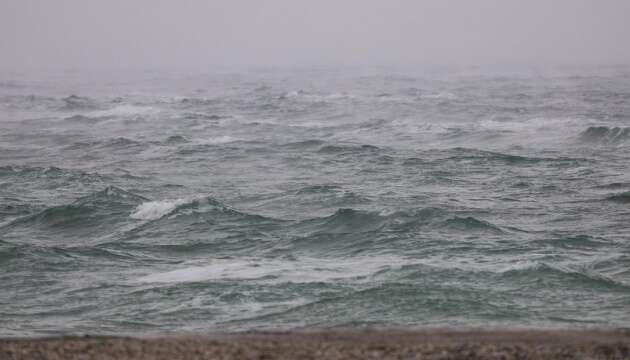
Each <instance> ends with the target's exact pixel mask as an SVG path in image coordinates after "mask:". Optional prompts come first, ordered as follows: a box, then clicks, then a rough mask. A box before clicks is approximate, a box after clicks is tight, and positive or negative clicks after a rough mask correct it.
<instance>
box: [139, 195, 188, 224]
mask: <svg viewBox="0 0 630 360" xmlns="http://www.w3.org/2000/svg"><path fill="white" fill-rule="evenodd" d="M188 201H189V200H188V199H175V200H161V201H148V202H144V203H142V204H140V205H138V207H137V208H136V209H135V211H134V212H133V213H132V214H131V215H129V216H130V217H131V218H132V219H137V220H157V219H160V218H162V217H164V216H166V215H168V214H170V213H171V212H172V211H173V210H175V209H176V208H177V207H178V206H180V205H184V204H186V203H187V202H188Z"/></svg>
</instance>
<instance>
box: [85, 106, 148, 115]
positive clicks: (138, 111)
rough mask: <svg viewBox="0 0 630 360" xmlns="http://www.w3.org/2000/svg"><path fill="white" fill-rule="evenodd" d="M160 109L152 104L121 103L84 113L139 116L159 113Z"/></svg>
mask: <svg viewBox="0 0 630 360" xmlns="http://www.w3.org/2000/svg"><path fill="white" fill-rule="evenodd" d="M158 112H159V109H157V108H155V107H152V106H140V105H119V106H116V107H113V108H111V109H105V110H95V111H91V112H89V113H86V114H82V115H84V116H87V117H90V118H114V117H123V118H129V117H138V116H141V115H148V114H154V113H158Z"/></svg>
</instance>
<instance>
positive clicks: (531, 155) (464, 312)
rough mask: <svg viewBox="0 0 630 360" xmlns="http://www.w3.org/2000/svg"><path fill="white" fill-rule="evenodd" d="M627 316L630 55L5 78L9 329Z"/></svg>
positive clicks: (502, 323)
mask: <svg viewBox="0 0 630 360" xmlns="http://www.w3.org/2000/svg"><path fill="white" fill-rule="evenodd" d="M628 326H630V67H628V66H590V67H586V66H583V67H578V66H573V67H570V66H567V67H561V66H556V67H521V68H509V69H508V68H482V67H462V66H460V67H455V66H453V67H446V66H445V67H432V68H423V67H413V66H408V67H404V68H395V67H367V66H356V67H351V66H338V67H332V66H331V67H288V66H287V67H280V68H276V67H256V68H254V67H252V68H240V69H230V68H220V69H213V68H209V69H206V70H203V71H202V70H199V71H194V72H193V71H185V70H169V71H159V70H142V69H140V70H137V69H136V70H133V71H131V70H120V71H109V72H107V71H104V70H93V71H92V70H77V69H67V70H55V71H52V70H38V71H35V70H33V71H22V72H20V71H4V72H0V336H44V335H50V334H164V333H185V332H191V333H208V332H240V331H249V330H269V329H274V330H286V329H304V328H331V327H342V328H357V327H358V328H365V327H402V328H418V327H475V328H477V327H484V328H487V327H519V328H520V327H544V328H574V327H628Z"/></svg>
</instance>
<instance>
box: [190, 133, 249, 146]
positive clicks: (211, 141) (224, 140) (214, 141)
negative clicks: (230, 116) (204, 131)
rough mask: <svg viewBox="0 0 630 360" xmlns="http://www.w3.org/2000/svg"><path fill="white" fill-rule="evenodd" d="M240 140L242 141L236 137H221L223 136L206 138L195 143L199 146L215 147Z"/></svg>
mask: <svg viewBox="0 0 630 360" xmlns="http://www.w3.org/2000/svg"><path fill="white" fill-rule="evenodd" d="M241 140H242V139H240V138H237V137H233V136H229V135H223V136H217V137H211V138H206V139H199V140H197V141H196V143H198V144H201V145H216V144H227V143H231V142H235V141H241Z"/></svg>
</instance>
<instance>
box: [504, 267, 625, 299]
mask: <svg viewBox="0 0 630 360" xmlns="http://www.w3.org/2000/svg"><path fill="white" fill-rule="evenodd" d="M499 280H503V281H508V282H510V283H514V282H516V283H517V284H523V285H526V284H534V285H536V286H543V287H544V286H561V287H584V288H590V289H592V288H598V287H599V288H608V289H610V290H616V291H622V292H630V284H628V283H625V282H623V281H619V280H616V279H613V278H611V277H608V276H606V275H604V274H599V273H595V272H590V271H586V270H578V269H571V268H568V267H563V266H557V265H552V264H548V263H545V262H538V263H535V264H533V265H530V266H525V267H522V268H518V269H511V270H507V271H504V272H503V273H500V274H499Z"/></svg>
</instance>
